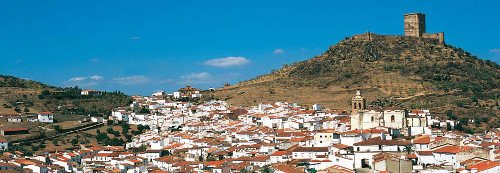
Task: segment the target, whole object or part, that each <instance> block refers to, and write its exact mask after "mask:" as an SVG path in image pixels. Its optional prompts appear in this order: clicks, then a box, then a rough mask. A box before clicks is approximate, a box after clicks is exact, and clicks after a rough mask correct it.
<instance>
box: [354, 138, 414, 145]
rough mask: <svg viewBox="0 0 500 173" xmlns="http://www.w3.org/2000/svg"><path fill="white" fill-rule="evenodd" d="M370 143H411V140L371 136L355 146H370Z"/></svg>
mask: <svg viewBox="0 0 500 173" xmlns="http://www.w3.org/2000/svg"><path fill="white" fill-rule="evenodd" d="M368 145H411V143H410V142H409V141H404V140H383V139H382V138H380V137H375V138H370V139H367V140H364V141H361V142H358V143H354V146H368Z"/></svg>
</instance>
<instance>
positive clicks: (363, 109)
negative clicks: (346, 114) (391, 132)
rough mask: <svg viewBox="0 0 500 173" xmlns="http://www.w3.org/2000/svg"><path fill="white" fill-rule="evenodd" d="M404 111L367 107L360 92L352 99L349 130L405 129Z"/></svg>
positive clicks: (391, 108)
mask: <svg viewBox="0 0 500 173" xmlns="http://www.w3.org/2000/svg"><path fill="white" fill-rule="evenodd" d="M406 114H407V113H406V110H404V109H400V108H395V107H389V108H381V107H368V108H367V105H366V99H365V98H363V96H361V92H360V91H356V95H355V96H353V97H352V102H351V130H364V129H371V128H375V127H386V128H392V129H403V128H405V127H406V124H405V122H406V121H405V119H406Z"/></svg>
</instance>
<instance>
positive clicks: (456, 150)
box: [434, 146, 471, 154]
mask: <svg viewBox="0 0 500 173" xmlns="http://www.w3.org/2000/svg"><path fill="white" fill-rule="evenodd" d="M469 149H471V147H467V146H463V147H460V146H444V147H441V148H438V149H435V150H434V152H435V153H451V154H457V153H460V152H462V151H465V150H469Z"/></svg>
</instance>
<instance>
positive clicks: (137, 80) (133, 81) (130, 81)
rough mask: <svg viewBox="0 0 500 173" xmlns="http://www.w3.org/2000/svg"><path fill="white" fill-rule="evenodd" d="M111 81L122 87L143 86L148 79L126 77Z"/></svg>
mask: <svg viewBox="0 0 500 173" xmlns="http://www.w3.org/2000/svg"><path fill="white" fill-rule="evenodd" d="M113 81H115V82H118V83H119V84H122V85H137V84H144V83H147V82H149V81H150V79H149V78H148V77H146V76H144V75H134V76H127V77H120V78H114V79H113Z"/></svg>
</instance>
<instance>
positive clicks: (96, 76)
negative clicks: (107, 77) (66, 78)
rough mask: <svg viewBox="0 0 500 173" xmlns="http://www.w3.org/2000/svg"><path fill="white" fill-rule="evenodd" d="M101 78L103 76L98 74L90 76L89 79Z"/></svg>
mask: <svg viewBox="0 0 500 173" xmlns="http://www.w3.org/2000/svg"><path fill="white" fill-rule="evenodd" d="M103 78H104V77H102V76H98V75H94V76H90V79H92V80H102V79H103Z"/></svg>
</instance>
